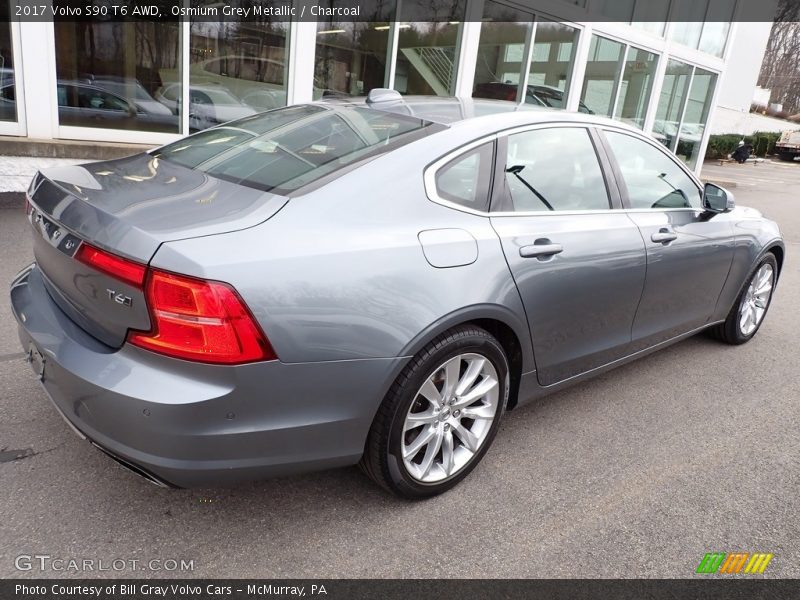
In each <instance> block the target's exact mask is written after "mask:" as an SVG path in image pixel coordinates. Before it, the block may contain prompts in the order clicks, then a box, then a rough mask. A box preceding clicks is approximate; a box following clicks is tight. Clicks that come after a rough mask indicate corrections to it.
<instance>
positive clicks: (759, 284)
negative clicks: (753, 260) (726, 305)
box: [739, 264, 774, 336]
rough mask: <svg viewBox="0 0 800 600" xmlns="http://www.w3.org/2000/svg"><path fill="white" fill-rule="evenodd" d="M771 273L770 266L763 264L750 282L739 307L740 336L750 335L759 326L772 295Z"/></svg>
mask: <svg viewBox="0 0 800 600" xmlns="http://www.w3.org/2000/svg"><path fill="white" fill-rule="evenodd" d="M773 273H774V271H773V269H772V265H770V264H764V265H761V268H759V269H758V271H756V273H755V275H753V278H752V279H751V280H750V286H749V287H748V288H747V291H746V292H745V295H744V297H743V298H742V304H741V306H740V307H739V329H740V330H741V332H742V335H745V336H748V335H750V334H752V333H753V332H754V331H755V330H756V329H757V328H758V326H759V325H760V324H761V320H762V319H763V318H764V313H766V312H767V306H769V299H770V296H771V295H772V284H773Z"/></svg>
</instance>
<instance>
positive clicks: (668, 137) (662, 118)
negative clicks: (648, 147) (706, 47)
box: [652, 60, 692, 152]
mask: <svg viewBox="0 0 800 600" xmlns="http://www.w3.org/2000/svg"><path fill="white" fill-rule="evenodd" d="M691 79H692V66H691V65H687V64H686V63H682V62H680V61H677V60H670V61H669V62H668V63H667V70H666V72H665V74H664V83H663V85H662V86H661V96H660V97H659V99H658V108H657V110H656V120H655V123H654V124H653V132H652V133H653V137H655V138H656V139H657V140H658V141H660V142H661V143H662V144H664V145H665V146H666V147H667V148H669V149H670V150H672V151H673V152H674V151H675V144H676V142H677V140H678V126H679V125H680V121H681V116H682V114H683V105H684V103H685V102H686V96H687V94H688V91H689V83H690V82H691Z"/></svg>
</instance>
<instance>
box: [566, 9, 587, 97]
mask: <svg viewBox="0 0 800 600" xmlns="http://www.w3.org/2000/svg"><path fill="white" fill-rule="evenodd" d="M591 44H592V25H591V24H590V23H585V24H584V25H583V28H582V29H581V32H580V37H579V38H578V47H577V49H576V50H575V62H574V63H573V65H572V77H571V78H570V82H569V94H568V96H567V105H566V107H565V108H566V109H567V110H571V111H577V110H578V106H580V101H581V91H582V86H583V77H584V75H586V62H587V61H588V60H589V48H590V47H591Z"/></svg>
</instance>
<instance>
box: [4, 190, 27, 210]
mask: <svg viewBox="0 0 800 600" xmlns="http://www.w3.org/2000/svg"><path fill="white" fill-rule="evenodd" d="M24 204H25V192H0V209H3V208H11V209H14V208H20V209H21V208H22V206H23V205H24Z"/></svg>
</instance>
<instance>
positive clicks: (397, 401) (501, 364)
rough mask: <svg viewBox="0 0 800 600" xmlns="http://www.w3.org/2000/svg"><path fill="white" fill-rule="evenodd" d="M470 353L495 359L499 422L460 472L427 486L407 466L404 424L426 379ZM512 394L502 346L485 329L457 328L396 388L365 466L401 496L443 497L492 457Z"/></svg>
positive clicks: (423, 354)
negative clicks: (489, 454) (488, 455)
mask: <svg viewBox="0 0 800 600" xmlns="http://www.w3.org/2000/svg"><path fill="white" fill-rule="evenodd" d="M465 353H476V354H480V355H481V356H482V357H484V358H487V359H489V361H490V362H491V364H492V366H493V367H494V368H495V370H496V372H497V377H498V392H499V402H498V405H497V408H496V413H495V415H494V420H493V421H492V423H491V426H490V428H489V430H488V433H487V434H486V437H485V438H484V441H483V442H482V444H481V445H480V447H479V448H478V450H477V452H475V454H474V455H473V456H472V458H471V459H469V461H468V462H467V463H466V464H465V465H464V466H463V467H462V468H461V469H460V470H458V471H456V472H455V473H453V474H452V475H451V476H449V477H447V478H445V479H443V480H441V481H437V482H435V483H423V482H421V481H419V480H418V479H416V478H414V477H413V476H412V475H411V474H410V473H409V472H408V469H407V468H406V467H405V465H404V461H403V459H402V456H401V448H402V439H401V436H402V435H403V424H404V422H405V419H406V415H407V414H408V412H409V410H410V409H411V405H412V403H414V402H417V401H418V398H419V396H418V393H419V390H420V388H421V386H422V385H423V384H424V383H425V382H426V380H427V379H428V378H429V377H431V376H432V375H434V374H435V373H436V372H437V371H438V370H439V368H440V367H441V366H442V365H443V364H444V363H445V362H447V361H448V360H450V359H452V358H454V357H456V356H459V355H460V354H465ZM508 393H509V366H508V359H507V358H506V354H505V352H504V351H503V347H502V346H501V345H500V343H499V342H498V341H497V340H496V339H495V338H494V337H493V336H492V335H491V334H490V333H488V332H487V331H485V330H484V329H481V328H479V327H475V326H469V325H467V326H459V327H456V328H454V329H451V330H450V331H448V332H446V333H444V334H442V335H440V336H438V337H437V338H436V339H434V340H433V341H431V342H430V343H429V344H428V345H427V346H425V348H423V349H422V350H421V351H420V352H419V353H418V354H417V355H416V356H415V357H414V358H413V359H411V361H410V362H409V363H408V365H406V367H405V368H404V369H403V371H402V372H401V373H400V375H399V376H398V377H397V379H396V380H395V382H394V383H393V384H392V387H391V389H390V390H389V392H388V393H387V395H386V398H384V400H383V403H382V404H381V406H380V408H379V409H378V413H377V415H376V416H375V419H374V421H373V423H372V428H371V429H370V433H369V436H368V438H367V443H366V447H365V449H364V456H363V457H362V459H361V462H360V463H359V466H360V467H361V469H362V470H363V471H364V472H365V473H366V474H367V475H368V476H369V477H370V478H371V479H372V480H373V481H375V483H377V484H378V485H380V486H381V487H383V488H384V489H386V490H388V491H390V492H392V493H393V494H396V495H397V496H400V497H403V498H408V499H420V498H428V497H431V496H435V495H437V494H441V493H442V492H445V491H447V490H449V489H450V488H452V487H453V486H455V485H456V484H457V483H459V482H460V481H461V480H462V479H464V478H465V477H466V476H467V475H469V473H470V471H472V469H474V468H475V466H476V465H477V464H478V463H479V462H480V461H481V459H482V458H483V456H484V454H486V451H487V450H488V449H489V446H490V445H491V444H492V441H493V440H494V437H495V435H497V430H498V428H499V426H500V420H501V418H502V415H503V413H504V411H505V407H506V404H507V402H508ZM454 431H455V430H453V432H454ZM454 439H455V438H454Z"/></svg>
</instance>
